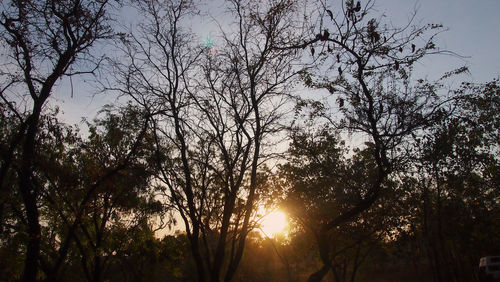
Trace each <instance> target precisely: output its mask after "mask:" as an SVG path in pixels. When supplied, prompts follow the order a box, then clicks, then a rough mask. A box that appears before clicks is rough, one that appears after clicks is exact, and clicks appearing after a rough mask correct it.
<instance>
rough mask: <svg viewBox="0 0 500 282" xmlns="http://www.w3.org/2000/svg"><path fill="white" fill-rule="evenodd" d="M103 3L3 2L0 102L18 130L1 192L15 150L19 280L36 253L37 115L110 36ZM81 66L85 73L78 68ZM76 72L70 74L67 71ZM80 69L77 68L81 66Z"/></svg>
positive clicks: (30, 273) (33, 271) (6, 155)
mask: <svg viewBox="0 0 500 282" xmlns="http://www.w3.org/2000/svg"><path fill="white" fill-rule="evenodd" d="M108 2H109V1H79V0H75V1H55V0H54V1H52V0H47V1H4V2H2V6H3V7H2V16H1V21H0V26H1V30H0V34H1V36H2V46H3V47H5V48H6V49H7V50H8V52H9V55H8V57H7V58H6V62H5V68H4V71H2V73H1V78H2V80H3V82H2V84H3V86H2V88H1V89H0V98H1V99H2V101H3V103H4V104H5V105H6V106H7V107H8V109H9V110H10V111H12V113H13V115H15V116H16V117H17V118H18V122H19V124H20V126H19V129H18V131H17V132H16V133H15V134H14V136H13V137H12V138H11V140H10V141H9V145H8V146H7V147H8V149H7V150H5V151H4V152H3V158H2V159H3V161H2V163H1V169H0V173H1V175H0V184H1V189H2V193H3V192H4V190H5V189H9V188H8V187H4V185H3V184H4V180H5V176H6V174H7V171H8V170H9V169H10V168H11V164H12V160H13V157H14V154H15V151H16V150H19V151H20V158H21V161H20V163H21V164H20V167H19V168H17V179H18V182H19V184H18V185H19V187H18V189H19V192H20V194H21V196H22V199H23V204H24V213H25V216H26V221H27V225H28V236H29V240H28V244H27V251H26V261H25V270H24V274H23V280H24V281H35V280H36V276H37V272H38V260H39V252H40V238H41V234H40V222H39V211H38V206H37V199H38V196H39V190H40V187H39V186H38V185H37V183H36V178H35V177H34V173H33V171H34V168H33V159H34V158H35V157H36V152H35V140H36V136H37V132H38V128H39V120H40V115H41V113H42V111H43V107H44V106H45V104H46V102H47V100H48V98H49V97H50V95H51V93H52V89H53V87H54V85H55V84H56V82H57V80H58V79H60V78H61V77H63V76H68V75H75V74H78V73H92V72H93V71H94V70H95V69H96V68H97V66H98V65H99V61H97V62H95V61H92V56H91V54H90V53H89V51H90V49H91V47H92V46H93V45H94V44H95V43H96V41H98V40H100V39H105V38H108V37H109V36H110V35H111V28H110V27H109V25H108V24H109V18H108V15H107V12H106V10H107V9H108V6H109V3H108ZM79 63H81V64H85V66H86V67H90V69H83V68H78V67H77V66H78V64H79ZM72 66H73V67H74V69H78V70H79V71H76V72H72V71H70V69H71V67H72ZM82 66H83V65H82Z"/></svg>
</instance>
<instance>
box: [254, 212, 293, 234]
mask: <svg viewBox="0 0 500 282" xmlns="http://www.w3.org/2000/svg"><path fill="white" fill-rule="evenodd" d="M260 229H261V232H262V233H263V234H264V235H265V236H268V237H274V236H276V235H279V234H286V233H287V229H288V218H287V216H286V214H285V213H283V212H282V211H280V210H275V211H272V212H270V213H269V214H267V215H266V216H264V217H263V218H262V221H261V222H260Z"/></svg>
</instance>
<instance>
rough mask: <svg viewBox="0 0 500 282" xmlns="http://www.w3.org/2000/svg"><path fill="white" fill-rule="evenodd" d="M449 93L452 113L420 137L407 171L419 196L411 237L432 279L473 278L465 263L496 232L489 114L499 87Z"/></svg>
mask: <svg viewBox="0 0 500 282" xmlns="http://www.w3.org/2000/svg"><path fill="white" fill-rule="evenodd" d="M454 92H455V95H456V100H455V103H454V107H453V111H450V112H449V114H447V115H446V119H443V120H442V121H441V122H440V123H438V124H436V125H435V126H433V127H432V128H430V129H429V130H428V132H427V133H426V134H425V135H423V136H422V138H421V139H419V142H418V143H417V144H416V146H415V147H416V148H415V149H416V151H417V152H418V154H417V155H416V157H417V158H416V160H415V161H414V166H415V167H414V169H413V170H411V172H413V175H414V177H415V178H416V179H417V181H418V182H417V183H418V188H419V189H418V190H417V193H416V195H415V196H416V197H419V198H421V204H420V205H418V211H419V213H418V216H417V218H416V219H414V221H412V222H413V224H415V225H416V226H417V227H416V229H417V230H418V231H419V233H420V234H416V235H415V237H417V236H422V239H423V241H424V242H425V246H426V251H427V255H428V261H429V265H430V266H431V268H432V273H433V278H434V280H435V281H445V280H449V279H454V280H455V281H466V280H467V281H468V280H471V279H474V278H477V277H478V274H477V271H476V270H475V269H472V268H471V267H469V265H474V264H476V263H477V261H478V260H479V258H480V257H481V256H484V255H485V254H486V253H488V252H491V251H492V250H491V248H490V247H488V248H489V249H488V250H486V249H484V247H485V246H483V245H482V244H481V243H479V242H482V241H484V240H485V241H488V242H490V243H492V242H495V241H496V239H495V238H489V235H486V234H493V233H494V231H492V230H493V229H494V228H498V223H497V222H495V221H494V220H492V218H491V217H490V214H494V213H495V212H496V206H497V204H498V197H499V195H498V193H497V191H496V190H497V189H494V188H493V187H495V186H496V185H497V183H498V174H497V173H496V171H497V170H498V154H497V153H496V151H497V150H498V133H499V130H498V129H499V127H498V119H497V118H496V115H492V114H491V113H492V112H494V111H496V110H497V109H498V106H499V101H498V93H499V88H498V83H497V81H496V80H494V81H492V82H489V83H486V84H484V85H474V84H470V83H464V84H462V85H461V86H460V88H458V89H457V90H455V91H454ZM415 221H416V222H415ZM490 228H493V229H491V230H490ZM480 230H481V231H480ZM479 234H483V235H480V237H481V239H479V238H478V237H477V236H478V235H479ZM482 236H486V237H488V238H487V239H486V238H484V237H482ZM471 245H473V246H474V247H472V248H471V247H470V246H471ZM463 246H469V247H467V248H464V247H463Z"/></svg>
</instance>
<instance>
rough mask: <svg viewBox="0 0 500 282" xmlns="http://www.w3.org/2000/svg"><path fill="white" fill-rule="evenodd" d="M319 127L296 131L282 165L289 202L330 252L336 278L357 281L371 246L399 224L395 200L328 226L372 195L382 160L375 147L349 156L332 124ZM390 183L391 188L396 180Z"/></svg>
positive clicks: (293, 212)
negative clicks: (378, 160) (374, 152)
mask: <svg viewBox="0 0 500 282" xmlns="http://www.w3.org/2000/svg"><path fill="white" fill-rule="evenodd" d="M308 128H309V127H308ZM315 130H316V129H314V130H313V132H310V131H311V130H310V129H304V128H297V129H294V131H293V134H292V142H291V144H290V147H289V156H288V159H287V162H286V163H284V164H283V165H280V167H279V168H280V179H282V180H281V183H280V186H282V187H283V188H282V189H283V190H284V194H285V195H284V197H285V199H284V205H285V208H286V210H287V212H288V213H289V214H290V215H291V217H292V218H294V220H295V221H296V223H297V225H298V227H296V229H297V230H298V232H304V233H306V234H307V236H309V237H310V238H311V239H312V240H315V241H317V242H318V245H317V247H318V248H319V249H318V250H319V252H320V253H321V252H324V251H325V250H327V252H328V253H329V258H328V259H329V264H330V265H331V266H330V268H324V271H325V272H328V271H329V270H332V274H333V277H334V279H335V281H354V279H355V277H356V274H357V272H358V270H359V267H360V265H361V264H362V262H363V261H364V260H365V259H366V258H367V255H368V254H369V252H370V250H371V249H372V248H373V247H374V246H375V245H376V243H378V242H379V241H380V238H381V237H383V236H388V235H389V234H390V230H392V229H393V228H394V227H393V223H392V222H391V221H392V218H393V217H392V213H393V211H392V207H393V206H394V205H387V206H386V205H383V202H382V201H380V200H379V201H378V204H377V205H375V206H372V207H370V208H369V209H367V210H366V211H365V212H364V214H363V215H362V216H360V217H359V219H352V220H350V221H348V222H344V223H342V224H339V226H338V227H337V228H333V229H330V230H328V232H325V231H324V228H325V226H326V225H327V224H328V223H329V221H330V219H331V217H332V214H342V213H344V212H346V211H348V210H350V209H352V208H353V207H355V206H356V205H357V204H358V203H359V200H360V199H362V198H363V196H364V195H366V193H367V192H368V191H369V189H370V186H371V185H373V184H372V183H373V181H374V180H375V179H376V169H375V168H376V166H375V162H374V160H373V156H372V154H371V152H370V150H369V149H365V150H356V151H355V152H354V154H353V155H352V156H351V157H349V158H348V157H346V155H347V153H348V151H349V150H348V149H347V147H346V146H345V144H344V143H343V141H340V136H339V135H338V134H335V133H334V131H333V130H332V129H331V128H330V127H329V126H324V127H320V129H318V130H317V131H315ZM385 185H386V189H391V190H392V188H391V186H394V184H392V183H386V184H385ZM394 194H395V193H394ZM391 196H392V195H391ZM385 200H386V201H392V200H394V199H393V197H391V199H390V200H389V199H385ZM299 230H300V231H299ZM319 243H321V244H319ZM325 275H326V273H325Z"/></svg>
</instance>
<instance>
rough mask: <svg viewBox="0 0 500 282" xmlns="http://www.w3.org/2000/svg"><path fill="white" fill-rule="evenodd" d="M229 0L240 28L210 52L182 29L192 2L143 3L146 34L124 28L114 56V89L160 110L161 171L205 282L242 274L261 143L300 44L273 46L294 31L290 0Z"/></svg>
mask: <svg viewBox="0 0 500 282" xmlns="http://www.w3.org/2000/svg"><path fill="white" fill-rule="evenodd" d="M230 4H231V12H232V15H234V16H235V17H236V19H237V21H236V22H235V23H234V28H235V29H236V32H235V33H230V34H226V33H224V31H222V32H223V37H222V41H223V42H224V43H223V46H222V47H221V48H218V50H217V54H216V55H215V56H212V54H210V53H209V52H208V51H209V50H208V49H209V48H200V47H197V46H195V47H193V46H190V45H189V44H190V41H191V40H190V39H189V38H191V35H189V34H187V33H185V32H183V29H182V25H181V23H182V20H184V19H185V17H187V16H189V15H191V14H192V13H193V9H194V7H193V5H192V3H191V2H189V1H178V2H177V1H166V2H142V3H141V5H140V6H139V9H140V10H141V11H142V12H143V13H144V14H146V15H147V17H146V18H145V22H144V24H142V25H140V26H139V28H140V29H141V31H142V32H141V35H140V36H137V35H128V36H125V35H124V37H123V40H122V41H123V43H124V47H123V50H124V53H125V54H126V57H127V62H126V63H117V64H116V69H117V73H118V78H117V79H118V84H119V86H117V87H115V89H118V90H119V91H121V92H122V93H124V94H126V95H129V97H132V99H134V100H135V101H136V102H137V103H138V104H140V105H141V106H142V107H144V108H145V109H147V110H148V111H149V112H150V113H151V114H152V115H155V119H154V121H153V127H154V128H155V132H156V138H157V141H156V142H157V161H156V165H157V168H158V170H159V172H160V173H159V176H158V179H159V180H160V181H161V182H162V183H163V185H164V187H165V195H166V196H167V197H168V199H169V202H168V203H167V204H170V205H172V206H173V207H174V208H175V209H176V210H177V212H179V214H180V216H181V218H182V220H183V222H184V225H185V228H186V235H187V237H188V239H189V241H190V245H191V251H192V255H193V259H194V261H195V263H196V267H197V273H198V280H200V281H205V280H207V279H210V280H211V281H219V280H220V279H225V280H226V281H230V280H231V279H232V278H233V276H234V274H235V272H236V269H237V266H238V264H239V263H240V261H241V258H242V255H243V251H244V244H245V239H246V236H247V234H248V233H249V232H250V230H251V229H252V227H253V224H252V216H253V214H254V208H255V205H256V199H257V197H258V189H259V186H260V185H261V181H260V179H259V170H260V168H261V167H262V162H263V161H264V159H265V158H264V151H263V148H264V145H265V144H264V143H263V142H266V140H267V138H268V136H270V135H271V134H274V133H275V132H276V130H277V125H278V124H277V120H279V118H280V115H281V110H282V105H283V104H284V101H285V95H284V94H286V91H287V89H288V86H287V83H288V82H290V80H291V78H292V77H294V75H295V72H294V70H293V69H292V66H291V62H292V61H293V60H294V59H295V58H296V55H295V52H294V51H283V50H278V49H276V48H275V46H276V43H277V42H278V41H279V40H280V39H281V38H285V37H286V36H289V35H290V34H292V33H291V32H292V28H293V25H292V24H293V21H288V19H290V17H291V14H290V12H291V11H293V8H294V3H293V2H289V1H271V2H269V3H267V4H266V5H260V6H259V5H256V4H253V3H250V2H243V1H231V2H230ZM211 53H213V52H211ZM199 61H201V63H198V62H199ZM224 271H225V273H224ZM221 276H224V278H222V277H221Z"/></svg>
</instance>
